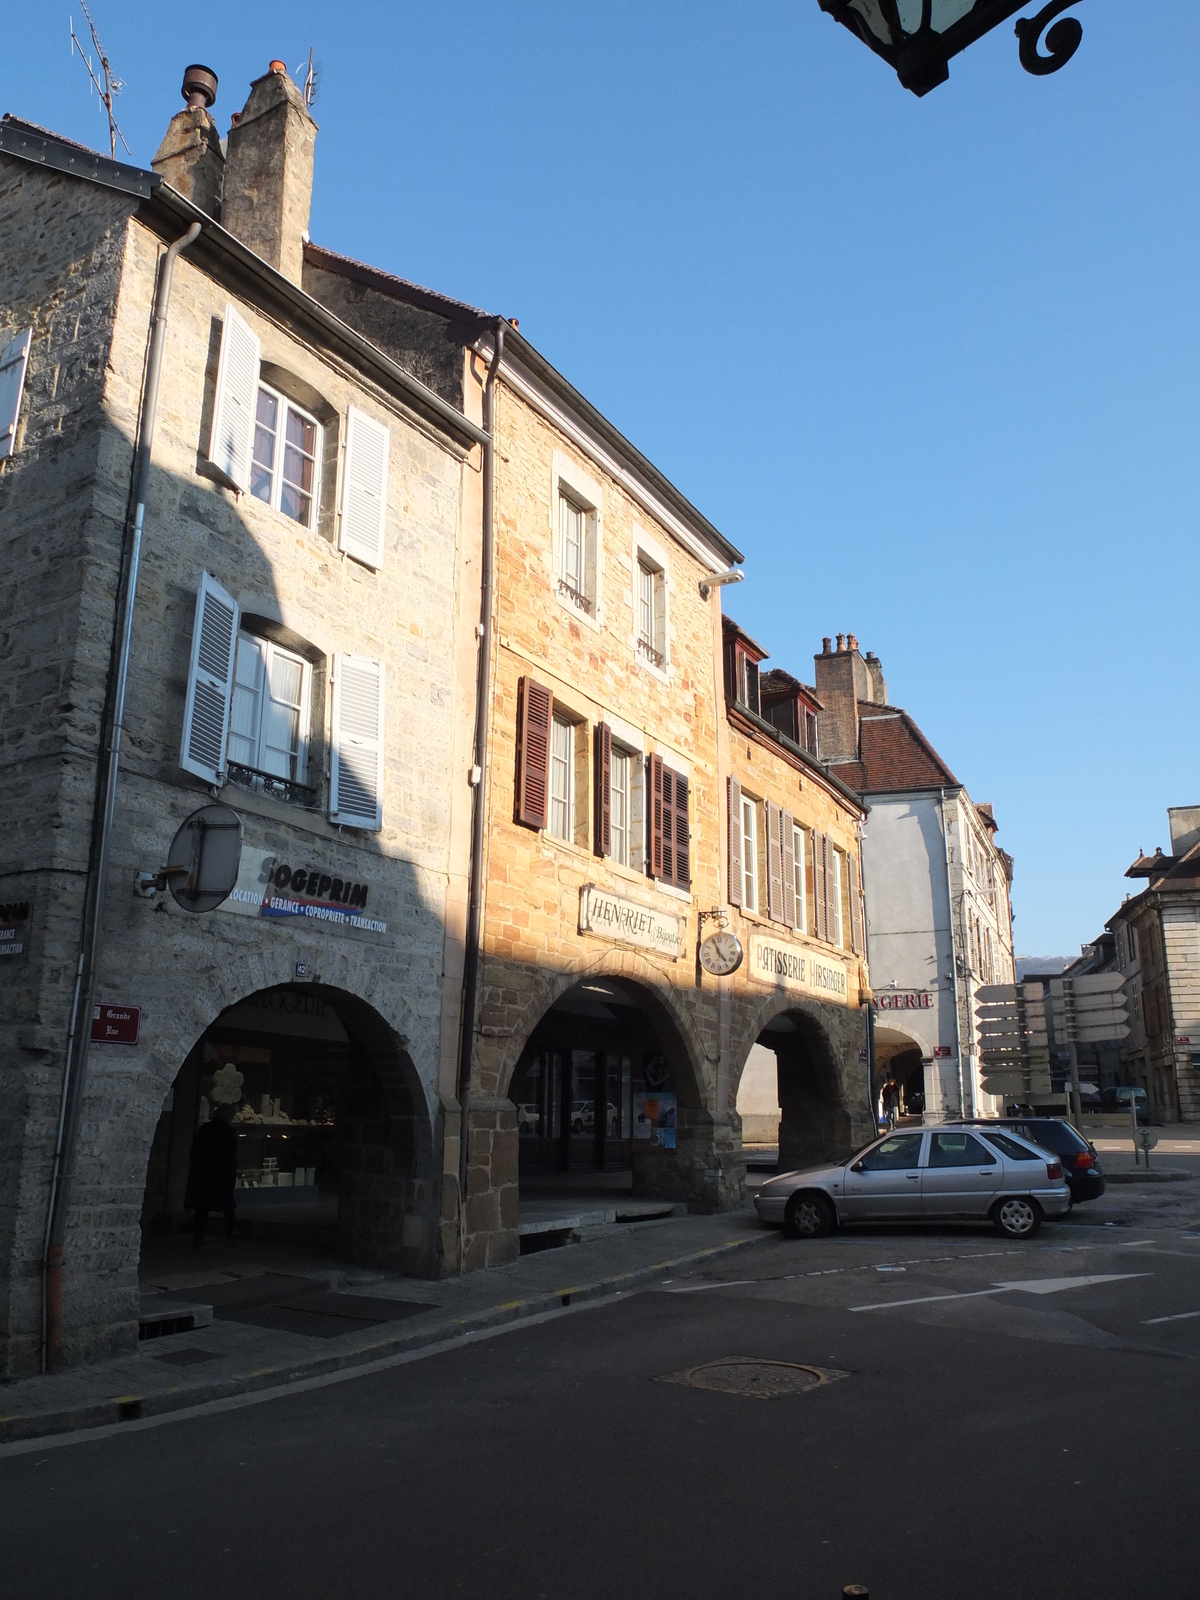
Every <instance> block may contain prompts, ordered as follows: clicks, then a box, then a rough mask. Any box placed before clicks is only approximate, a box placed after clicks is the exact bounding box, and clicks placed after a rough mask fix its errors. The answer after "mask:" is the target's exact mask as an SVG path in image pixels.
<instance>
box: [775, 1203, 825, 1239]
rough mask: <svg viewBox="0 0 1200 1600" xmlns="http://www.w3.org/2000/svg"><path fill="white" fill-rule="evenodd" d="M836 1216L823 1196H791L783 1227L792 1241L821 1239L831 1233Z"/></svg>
mask: <svg viewBox="0 0 1200 1600" xmlns="http://www.w3.org/2000/svg"><path fill="white" fill-rule="evenodd" d="M836 1222H837V1215H836V1213H835V1212H834V1209H833V1207H832V1206H831V1205H830V1203H829V1201H828V1200H826V1198H825V1196H824V1195H823V1194H797V1195H793V1196H792V1198H791V1200H790V1201H789V1203H788V1208H787V1215H786V1216H785V1218H784V1226H785V1227H786V1228H787V1231H788V1232H789V1233H790V1234H791V1236H792V1238H793V1239H823V1238H824V1237H825V1235H826V1234H827V1233H832V1232H833V1229H834V1225H835V1224H836Z"/></svg>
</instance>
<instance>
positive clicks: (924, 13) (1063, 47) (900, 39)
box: [818, 0, 1083, 94]
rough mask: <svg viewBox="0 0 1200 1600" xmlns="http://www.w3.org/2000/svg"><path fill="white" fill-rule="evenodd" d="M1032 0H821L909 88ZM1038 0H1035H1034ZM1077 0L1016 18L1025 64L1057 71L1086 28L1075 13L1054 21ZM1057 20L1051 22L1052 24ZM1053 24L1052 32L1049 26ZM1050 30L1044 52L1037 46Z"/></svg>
mask: <svg viewBox="0 0 1200 1600" xmlns="http://www.w3.org/2000/svg"><path fill="white" fill-rule="evenodd" d="M1028 3H1029V0H818V4H819V5H820V7H821V10H822V11H827V12H828V13H829V15H830V16H831V17H833V19H834V20H835V21H836V22H840V23H841V24H842V26H843V27H844V28H849V29H850V31H851V33H853V34H856V35H857V36H858V38H860V39H861V40H862V42H863V43H864V44H865V45H869V46H870V48H871V49H872V50H874V52H875V54H876V55H877V56H882V57H883V59H884V60H885V61H886V62H887V64H888V65H889V66H890V67H894V68H895V69H896V76H897V77H898V78H899V79H900V82H901V83H902V84H903V86H904V87H905V88H906V89H911V90H912V92H913V93H914V94H928V93H929V91H930V89H936V88H937V86H938V84H939V83H945V81H946V79H947V78H948V77H949V76H950V57H951V56H956V55H957V54H958V53H959V51H960V50H965V49H966V48H967V46H968V45H969V44H974V43H975V41H976V39H982V38H983V36H984V34H985V33H990V32H991V30H992V29H993V28H996V27H999V25H1000V24H1001V23H1002V22H1006V21H1007V20H1008V18H1009V17H1011V16H1012V14H1013V12H1014V11H1020V9H1021V7H1022V5H1025V4H1028ZM1035 3H1036V0H1035ZM1075 3H1076V0H1050V4H1049V5H1044V6H1043V7H1042V9H1041V10H1040V11H1039V12H1038V13H1037V15H1036V16H1034V17H1022V18H1020V20H1019V21H1018V22H1017V29H1016V31H1017V38H1018V39H1019V40H1020V56H1021V65H1022V66H1023V67H1024V68H1025V70H1026V72H1033V73H1036V74H1037V75H1038V76H1039V77H1043V76H1044V75H1045V74H1046V73H1048V72H1057V71H1058V69H1059V67H1065V66H1066V64H1067V62H1068V61H1069V60H1070V59H1071V57H1072V56H1073V55H1074V54H1075V52H1076V50H1077V49H1078V48H1079V41H1080V40H1081V39H1082V38H1083V29H1082V27H1081V26H1080V24H1079V23H1078V22H1077V21H1076V20H1075V18H1074V17H1064V18H1063V19H1062V21H1061V22H1054V19H1055V17H1057V16H1058V14H1059V12H1060V11H1066V9H1067V8H1068V6H1071V5H1074V4H1075ZM1051 23H1054V25H1053V27H1051V26H1050V24H1051ZM1047 28H1049V30H1050V31H1049V32H1048V33H1047V32H1046V30H1047ZM1043 33H1045V34H1046V39H1045V44H1046V54H1044V55H1043V54H1042V53H1041V51H1039V49H1038V44H1039V43H1040V42H1041V38H1042V34H1043Z"/></svg>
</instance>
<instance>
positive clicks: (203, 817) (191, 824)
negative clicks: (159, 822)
mask: <svg viewBox="0 0 1200 1600" xmlns="http://www.w3.org/2000/svg"><path fill="white" fill-rule="evenodd" d="M241 865H242V819H241V818H240V817H239V816H238V814H237V812H236V811H231V810H230V809H229V807H228V806H201V808H200V810H199V811H193V812H192V814H191V816H190V817H189V818H188V819H187V821H186V822H185V823H184V824H183V825H182V826H181V828H180V829H179V832H178V833H177V834H176V835H175V837H174V839H173V840H172V841H171V848H170V851H169V852H168V854H167V870H166V874H165V876H166V879H167V884H168V886H169V888H170V890H171V893H172V894H173V895H174V897H175V902H176V904H177V905H181V906H182V907H183V909H184V910H185V911H213V910H215V909H216V907H217V906H219V905H220V904H221V902H222V901H223V900H227V899H228V898H229V896H230V895H231V894H232V892H233V888H234V885H235V884H236V883H237V880H238V871H239V870H240V868H241Z"/></svg>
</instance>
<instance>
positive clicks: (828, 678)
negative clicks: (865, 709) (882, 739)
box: [813, 633, 883, 763]
mask: <svg viewBox="0 0 1200 1600" xmlns="http://www.w3.org/2000/svg"><path fill="white" fill-rule="evenodd" d="M821 642H822V645H823V646H824V648H823V649H822V650H821V651H820V653H819V654H817V655H815V656H814V657H813V660H814V662H815V663H816V690H817V699H818V700H819V701H820V702H821V705H822V707H823V709H822V711H821V713H820V715H819V717H818V718H817V739H818V746H819V749H820V751H821V759H822V761H828V762H831V763H834V762H839V761H857V760H858V702H859V701H860V700H874V698H875V683H874V679H873V675H872V673H871V670H870V668H869V667H868V666H867V663H866V662H865V661H864V660H863V658H862V656H861V655H860V653H859V649H858V640H857V639H856V638H855V637H854V635H853V634H850V635H848V636H847V635H846V634H843V633H839V634H838V636H837V648H836V650H831V649H830V648H829V640H828V639H823V640H822V641H821ZM879 681H880V683H882V681H883V675H882V672H881V673H880V679H879Z"/></svg>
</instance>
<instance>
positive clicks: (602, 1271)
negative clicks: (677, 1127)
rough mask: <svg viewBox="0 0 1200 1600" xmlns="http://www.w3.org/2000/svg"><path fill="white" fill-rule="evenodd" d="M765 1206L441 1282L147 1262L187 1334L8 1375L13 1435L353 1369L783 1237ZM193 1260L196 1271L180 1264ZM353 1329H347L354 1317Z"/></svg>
mask: <svg viewBox="0 0 1200 1600" xmlns="http://www.w3.org/2000/svg"><path fill="white" fill-rule="evenodd" d="M773 1236H774V1235H773V1232H772V1230H770V1229H765V1228H761V1227H760V1226H759V1224H758V1221H757V1219H756V1218H755V1216H754V1213H753V1211H752V1210H751V1209H750V1208H749V1207H746V1208H745V1209H743V1210H741V1211H737V1212H732V1213H727V1214H724V1215H720V1216H712V1217H670V1218H667V1219H665V1220H662V1221H650V1222H641V1223H637V1222H635V1223H631V1224H629V1225H628V1228H627V1229H625V1228H622V1229H621V1231H620V1232H619V1233H616V1234H615V1235H614V1234H611V1233H609V1234H606V1235H605V1237H603V1238H597V1239H592V1240H590V1241H588V1242H585V1243H581V1244H576V1245H569V1246H566V1247H564V1248H561V1249H552V1250H543V1251H538V1252H537V1253H535V1254H532V1255H526V1256H522V1257H521V1258H520V1259H519V1260H517V1261H513V1262H510V1263H509V1264H508V1265H507V1266H503V1267H493V1268H490V1269H488V1270H487V1271H483V1272H474V1273H470V1274H468V1275H467V1276H466V1277H462V1278H447V1279H442V1280H440V1281H430V1280H427V1279H420V1278H402V1277H399V1276H395V1275H390V1274H382V1273H374V1272H367V1271H363V1270H356V1269H354V1268H346V1267H344V1266H342V1267H338V1266H337V1265H336V1264H335V1263H330V1264H329V1267H328V1270H322V1269H321V1268H314V1267H313V1266H312V1265H311V1263H306V1264H305V1265H304V1266H301V1267H297V1266H295V1265H293V1264H292V1263H291V1262H290V1261H289V1260H287V1258H286V1257H284V1256H283V1255H281V1254H280V1253H273V1252H269V1251H266V1252H264V1251H263V1250H261V1249H254V1250H249V1251H238V1249H237V1246H236V1243H235V1245H234V1246H232V1247H224V1248H222V1247H220V1246H218V1247H215V1248H214V1249H213V1250H212V1251H207V1250H206V1251H205V1253H204V1255H203V1256H202V1257H200V1258H198V1259H192V1260H190V1261H188V1260H187V1259H186V1258H176V1259H173V1260H170V1261H168V1260H166V1259H165V1258H164V1259H163V1261H162V1263H161V1267H162V1268H163V1269H165V1270H159V1271H155V1270H154V1269H153V1268H152V1269H151V1270H150V1271H149V1272H146V1271H143V1273H142V1280H143V1290H144V1291H145V1290H148V1291H150V1292H149V1293H144V1295H143V1307H144V1309H145V1310H149V1311H152V1312H153V1313H154V1314H155V1315H156V1316H159V1315H160V1314H161V1317H163V1318H165V1317H167V1316H168V1314H169V1313H173V1314H174V1315H175V1317H176V1318H179V1317H184V1316H190V1315H194V1316H195V1318H196V1320H197V1322H198V1323H200V1322H203V1323H204V1325H203V1326H196V1327H195V1328H194V1329H192V1330H191V1331H189V1332H186V1333H171V1334H166V1335H164V1336H162V1337H156V1338H148V1339H143V1340H142V1341H141V1343H139V1345H138V1348H137V1351H136V1352H134V1353H132V1354H130V1355H127V1356H119V1357H116V1358H114V1359H113V1360H110V1361H104V1362H100V1363H98V1364H97V1365H95V1366H90V1367H79V1368H73V1369H71V1370H70V1371H67V1372H63V1373H58V1374H55V1375H54V1376H51V1377H40V1378H25V1379H22V1380H20V1381H18V1382H15V1383H9V1384H4V1385H0V1443H3V1442H7V1441H10V1440H16V1439H31V1438H38V1437H41V1436H43V1435H45V1434H51V1433H62V1432H68V1431H71V1430H74V1429H78V1428H91V1427H100V1426H103V1425H105V1424H109V1423H114V1422H126V1421H132V1420H135V1419H136V1418H139V1417H148V1416H154V1415H158V1414H161V1413H163V1412H166V1411H175V1410H180V1409H183V1408H186V1407H188V1406H195V1405H200V1404H203V1403H204V1402H206V1401H210V1400H221V1399H225V1398H227V1397H228V1396H230V1395H237V1394H244V1393H246V1392H248V1391H251V1390H254V1389H263V1388H272V1387H278V1386H279V1385H280V1384H284V1383H291V1382H295V1381H297V1380H298V1379H302V1378H312V1377H317V1376H319V1375H320V1374H323V1373H328V1372H337V1371H342V1370H345V1369H348V1368H353V1367H355V1366H361V1365H365V1364H366V1363H368V1362H373V1361H378V1360H379V1359H380V1358H381V1357H387V1356H390V1355H396V1354H401V1353H403V1352H406V1351H410V1350H417V1349H420V1348H422V1347H423V1346H426V1345H432V1344H438V1343H441V1342H443V1341H445V1340H447V1339H454V1338H461V1337H463V1336H465V1335H466V1334H469V1333H474V1332H478V1331H481V1330H482V1329H485V1328H494V1327H497V1326H500V1325H501V1324H503V1323H507V1322H513V1321H516V1320H518V1319H520V1318H523V1317H530V1316H535V1315H537V1314H538V1313H541V1312H545V1311H550V1310H555V1309H557V1308H559V1307H562V1306H565V1305H573V1304H575V1303H577V1302H579V1301H582V1300H592V1299H599V1298H602V1297H603V1296H605V1295H610V1294H616V1293H619V1292H622V1291H625V1290H630V1289H636V1288H639V1287H640V1286H642V1285H643V1284H647V1283H653V1282H654V1281H655V1280H656V1279H659V1278H661V1277H663V1275H664V1274H669V1273H670V1272H672V1271H673V1270H675V1269H676V1268H679V1267H683V1266H692V1265H695V1264H696V1263H697V1262H701V1261H704V1260H706V1259H709V1258H714V1257H718V1256H722V1255H726V1254H728V1253H729V1252H731V1251H734V1250H739V1249H742V1248H744V1247H746V1246H748V1245H753V1244H758V1243H760V1242H762V1241H763V1240H766V1239H770V1238H772V1237H773ZM185 1266H188V1267H190V1270H187V1271H185V1270H180V1269H181V1268H183V1267H185ZM343 1328H345V1329H347V1330H349V1331H346V1332H342V1331H340V1330H341V1329H343Z"/></svg>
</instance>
